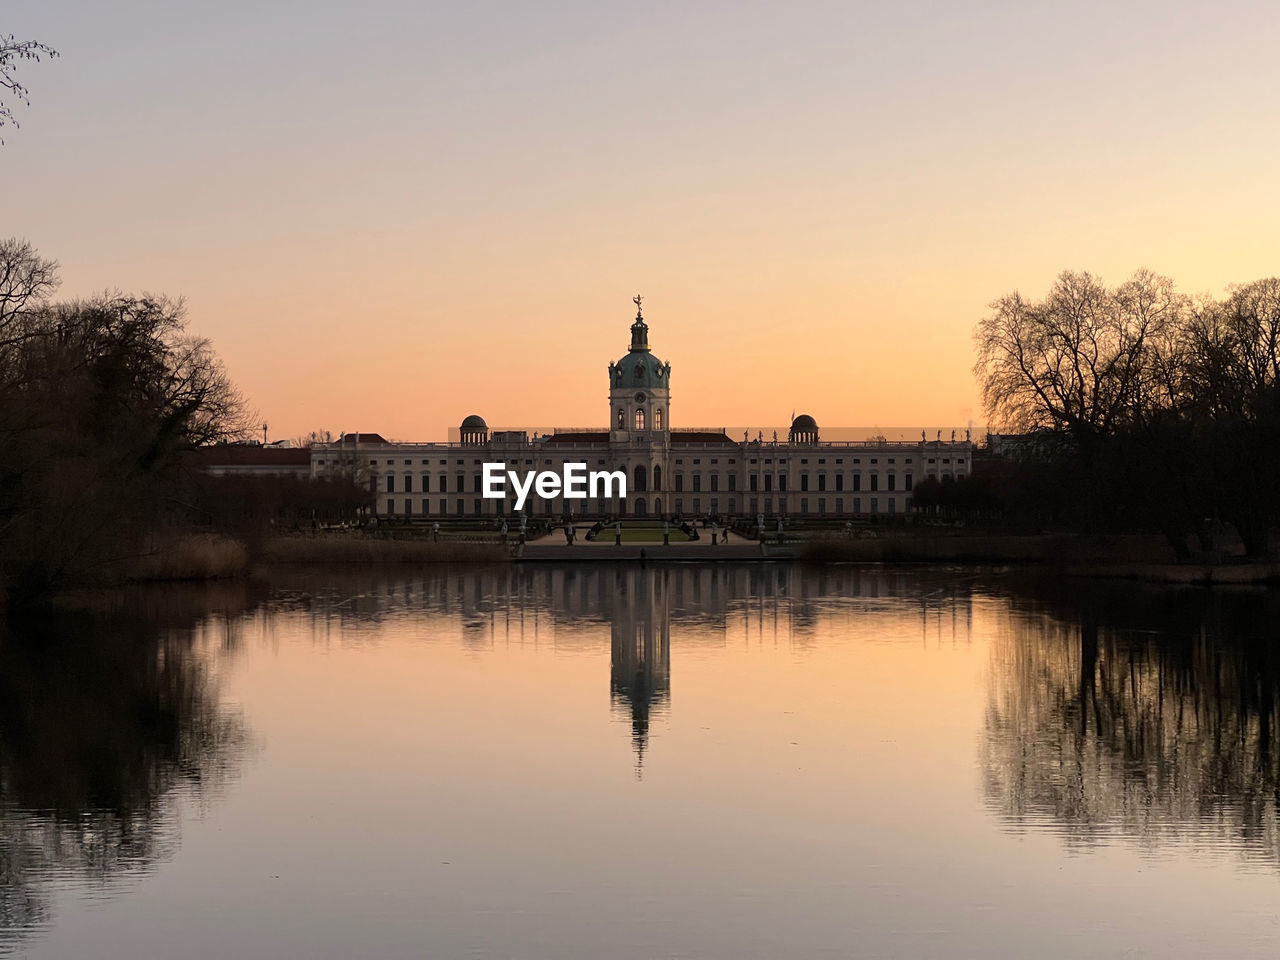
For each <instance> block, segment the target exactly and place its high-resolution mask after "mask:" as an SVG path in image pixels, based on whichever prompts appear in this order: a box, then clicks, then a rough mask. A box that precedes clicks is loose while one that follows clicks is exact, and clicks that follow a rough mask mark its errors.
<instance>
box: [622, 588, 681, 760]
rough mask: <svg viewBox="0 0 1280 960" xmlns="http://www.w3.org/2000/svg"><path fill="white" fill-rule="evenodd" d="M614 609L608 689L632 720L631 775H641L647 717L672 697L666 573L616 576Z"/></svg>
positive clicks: (646, 743) (659, 709)
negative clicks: (633, 769) (633, 771)
mask: <svg viewBox="0 0 1280 960" xmlns="http://www.w3.org/2000/svg"><path fill="white" fill-rule="evenodd" d="M615 579H616V587H617V605H616V607H615V609H614V610H613V615H612V616H611V617H610V635H611V636H610V640H611V643H610V659H611V669H610V674H609V691H610V693H611V694H612V696H613V698H614V702H615V704H618V705H619V706H621V707H622V709H623V710H624V711H625V712H626V713H627V714H628V715H629V717H630V720H631V740H632V743H633V744H634V745H635V751H636V777H637V778H639V777H641V776H642V775H643V773H644V751H645V747H646V746H647V745H648V741H649V718H650V715H651V714H653V713H654V712H660V711H661V710H662V708H663V707H664V706H665V705H666V703H667V701H668V700H669V699H670V697H671V616H670V608H669V606H668V601H667V584H668V581H669V579H670V571H669V570H665V569H664V570H661V571H658V570H654V569H638V570H636V569H633V570H629V571H625V572H621V571H620V572H619V573H617V574H616V577H615Z"/></svg>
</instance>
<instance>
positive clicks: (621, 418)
mask: <svg viewBox="0 0 1280 960" xmlns="http://www.w3.org/2000/svg"><path fill="white" fill-rule="evenodd" d="M618 429H619V430H625V429H627V415H626V414H625V413H623V411H622V408H621V407H619V408H618Z"/></svg>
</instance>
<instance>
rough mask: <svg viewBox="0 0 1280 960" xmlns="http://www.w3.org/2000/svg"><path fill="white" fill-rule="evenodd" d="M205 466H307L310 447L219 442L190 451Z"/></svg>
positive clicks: (309, 463) (309, 461) (309, 459)
mask: <svg viewBox="0 0 1280 960" xmlns="http://www.w3.org/2000/svg"><path fill="white" fill-rule="evenodd" d="M192 454H193V455H194V456H195V458H196V460H197V461H198V462H199V463H200V464H201V466H205V467H309V466H311V448H310V447H263V446H259V445H258V444H256V443H221V444H218V445H217V446H213V447H198V448H196V449H195V450H193V451H192Z"/></svg>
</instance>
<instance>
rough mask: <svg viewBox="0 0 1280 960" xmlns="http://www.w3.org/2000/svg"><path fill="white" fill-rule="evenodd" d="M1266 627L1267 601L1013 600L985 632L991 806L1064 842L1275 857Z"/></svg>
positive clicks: (1197, 596) (1139, 593) (1135, 590)
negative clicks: (1230, 850) (1113, 839)
mask: <svg viewBox="0 0 1280 960" xmlns="http://www.w3.org/2000/svg"><path fill="white" fill-rule="evenodd" d="M1085 598H1088V599H1085ZM1277 624H1280V597H1277V596H1276V595H1275V594H1274V592H1271V593H1268V592H1250V593H1235V594H1233V593H1225V592H1218V593H1210V592H1206V591H1190V590H1182V591H1173V590H1154V589H1144V588H1140V587H1137V586H1133V585H1129V586H1119V585H1111V586H1107V587H1097V586H1094V585H1088V586H1086V587H1082V589H1081V591H1080V594H1079V596H1078V597H1077V598H1066V597H1062V596H1059V597H1054V596H1045V595H1043V594H1041V595H1040V597H1039V598H1038V599H1036V600H1034V601H1031V602H1029V603H1022V602H1018V601H1014V602H1012V603H1011V605H1010V607H1009V612H1008V613H1007V615H1006V616H1005V618H1004V620H1003V622H1002V623H1001V624H1000V627H999V629H998V630H997V631H996V634H995V636H994V638H993V655H992V670H991V677H990V683H989V703H988V711H987V723H986V737H985V740H984V746H983V758H982V759H983V767H984V772H985V780H986V791H987V797H988V800H989V802H990V803H991V804H992V805H993V806H994V807H995V808H996V809H998V810H999V812H1000V813H1001V815H1002V816H1004V817H1006V818H1008V819H1009V820H1011V821H1013V822H1015V823H1019V824H1024V823H1031V822H1035V821H1040V820H1044V819H1045V818H1050V819H1051V820H1052V822H1053V823H1055V824H1056V825H1058V826H1059V827H1060V828H1061V829H1063V830H1064V831H1065V833H1066V835H1067V836H1068V837H1069V838H1071V839H1073V840H1075V841H1078V842H1083V843H1090V842H1093V841H1095V840H1097V839H1099V838H1100V837H1102V836H1103V835H1106V834H1114V833H1120V834H1123V835H1126V836H1129V837H1133V838H1136V839H1138V840H1140V841H1142V842H1144V843H1149V844H1155V843H1158V842H1160V841H1162V840H1166V839H1177V840H1189V841H1201V840H1208V839H1213V840H1215V841H1217V842H1221V841H1224V840H1226V841H1230V842H1232V843H1234V844H1237V845H1239V846H1240V847H1241V849H1242V850H1243V851H1244V852H1245V853H1246V854H1248V855H1260V856H1265V857H1266V858H1268V859H1271V860H1273V861H1275V862H1277V863H1280V830H1278V828H1277V804H1278V803H1280V792H1278V791H1280V768H1278V765H1277V759H1278V758H1277V753H1276V750H1275V742H1274V741H1275V735H1276V721H1277V705H1278V703H1280V689H1278V687H1280V676H1278V674H1277V662H1276V661H1277V652H1276V649H1275V641H1276V639H1277V629H1278V628H1277Z"/></svg>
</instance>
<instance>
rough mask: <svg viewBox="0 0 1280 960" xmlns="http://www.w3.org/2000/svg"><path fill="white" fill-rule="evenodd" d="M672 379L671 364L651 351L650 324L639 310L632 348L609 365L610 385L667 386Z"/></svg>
mask: <svg viewBox="0 0 1280 960" xmlns="http://www.w3.org/2000/svg"><path fill="white" fill-rule="evenodd" d="M636 299H637V300H639V298H638V297H637V298H636ZM638 306H639V304H638V303H637V307H638ZM670 379H671V364H669V363H663V362H662V361H661V360H659V359H658V358H657V357H655V356H654V355H653V353H652V352H650V350H649V325H648V324H646V323H645V322H644V317H643V316H641V314H640V313H639V312H637V313H636V320H635V323H633V324H631V349H630V350H629V351H628V352H627V355H626V356H625V357H623V358H622V359H621V360H619V361H618V362H617V363H613V364H610V365H609V382H610V385H611V386H613V387H650V388H653V387H661V388H666V387H669V386H670V383H669V381H670Z"/></svg>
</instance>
